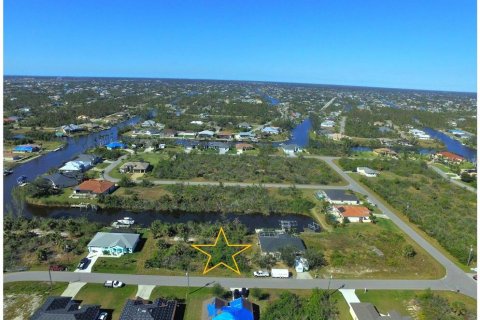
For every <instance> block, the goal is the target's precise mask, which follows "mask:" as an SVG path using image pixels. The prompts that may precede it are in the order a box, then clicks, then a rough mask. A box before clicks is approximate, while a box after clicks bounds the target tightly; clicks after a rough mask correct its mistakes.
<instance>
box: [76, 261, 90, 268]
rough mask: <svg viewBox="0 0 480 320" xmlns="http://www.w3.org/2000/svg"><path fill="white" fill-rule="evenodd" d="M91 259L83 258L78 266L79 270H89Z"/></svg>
mask: <svg viewBox="0 0 480 320" xmlns="http://www.w3.org/2000/svg"><path fill="white" fill-rule="evenodd" d="M90 261H91V260H90V259H88V258H83V259H82V260H80V263H79V264H78V267H77V268H78V269H80V270H85V269H87V267H88V265H89V264H90Z"/></svg>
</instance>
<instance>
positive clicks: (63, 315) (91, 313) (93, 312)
mask: <svg viewBox="0 0 480 320" xmlns="http://www.w3.org/2000/svg"><path fill="white" fill-rule="evenodd" d="M99 315H100V305H81V301H76V300H73V298H72V297H48V298H47V300H46V301H45V302H44V303H43V305H42V306H41V307H40V308H38V310H37V311H35V313H34V314H33V315H32V316H31V317H30V320H53V319H62V320H69V319H71V320H75V319H82V320H97V317H98V316H99Z"/></svg>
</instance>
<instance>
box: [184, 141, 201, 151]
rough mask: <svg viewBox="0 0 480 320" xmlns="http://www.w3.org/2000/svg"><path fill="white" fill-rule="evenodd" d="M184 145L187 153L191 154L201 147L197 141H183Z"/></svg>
mask: <svg viewBox="0 0 480 320" xmlns="http://www.w3.org/2000/svg"><path fill="white" fill-rule="evenodd" d="M182 145H183V147H184V148H185V152H187V153H189V152H191V151H192V150H193V149H196V148H198V146H199V145H200V142H198V141H196V140H186V141H182Z"/></svg>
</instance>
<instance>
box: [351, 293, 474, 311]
mask: <svg viewBox="0 0 480 320" xmlns="http://www.w3.org/2000/svg"><path fill="white" fill-rule="evenodd" d="M355 293H356V295H357V297H358V298H359V299H360V301H361V302H370V303H372V304H374V305H375V306H376V307H377V309H378V311H380V312H381V313H383V314H386V313H388V312H389V311H391V310H395V311H397V312H399V313H400V314H401V315H404V316H412V314H410V312H409V311H408V309H407V308H408V307H409V306H411V305H413V302H412V300H413V299H414V298H415V295H418V294H421V293H423V291H413V290H368V291H367V292H366V293H365V292H364V291H363V290H356V291H355ZM433 293H434V294H435V295H439V296H440V297H443V298H446V299H448V301H449V302H450V304H451V303H453V302H456V301H461V302H463V303H464V304H465V306H466V308H467V310H469V311H470V312H473V313H476V310H477V301H476V300H475V299H473V298H470V297H467V296H465V295H463V294H459V293H456V292H451V291H433Z"/></svg>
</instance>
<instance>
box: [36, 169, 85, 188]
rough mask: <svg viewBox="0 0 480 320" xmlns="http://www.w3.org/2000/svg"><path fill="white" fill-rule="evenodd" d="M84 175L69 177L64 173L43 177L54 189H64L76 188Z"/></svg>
mask: <svg viewBox="0 0 480 320" xmlns="http://www.w3.org/2000/svg"><path fill="white" fill-rule="evenodd" d="M81 177H82V175H78V176H77V175H69V174H62V173H58V172H55V173H52V174H47V175H45V176H43V177H42V178H43V179H45V180H47V181H48V182H49V183H50V184H51V186H52V187H53V188H54V189H63V188H69V187H73V186H76V185H77V184H78V183H79V181H81Z"/></svg>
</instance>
